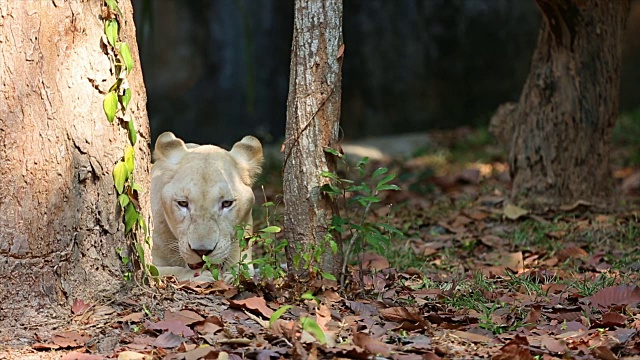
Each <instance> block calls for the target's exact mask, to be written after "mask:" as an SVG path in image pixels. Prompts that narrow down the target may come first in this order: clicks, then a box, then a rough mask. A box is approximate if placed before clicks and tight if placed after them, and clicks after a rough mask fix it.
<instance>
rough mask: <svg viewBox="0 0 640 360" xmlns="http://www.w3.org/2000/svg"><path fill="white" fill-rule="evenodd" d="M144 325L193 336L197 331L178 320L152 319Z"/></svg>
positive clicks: (152, 328)
mask: <svg viewBox="0 0 640 360" xmlns="http://www.w3.org/2000/svg"><path fill="white" fill-rule="evenodd" d="M144 327H145V328H147V329H149V330H166V331H168V332H171V333H173V334H176V335H182V336H187V337H188V336H193V335H195V333H194V332H193V330H191V329H190V328H188V327H187V326H185V325H184V324H183V323H181V322H180V321H177V320H171V321H164V320H163V321H158V322H157V323H153V322H151V321H146V322H145V323H144Z"/></svg>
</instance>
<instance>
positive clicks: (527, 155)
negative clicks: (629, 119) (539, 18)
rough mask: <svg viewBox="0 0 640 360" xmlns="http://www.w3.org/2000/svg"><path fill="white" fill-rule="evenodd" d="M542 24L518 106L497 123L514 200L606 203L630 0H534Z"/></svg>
mask: <svg viewBox="0 0 640 360" xmlns="http://www.w3.org/2000/svg"><path fill="white" fill-rule="evenodd" d="M536 2H537V4H538V6H539V8H540V10H541V11H542V14H543V17H544V24H543V26H542V29H541V31H540V35H539V38H538V46H537V48H536V50H535V52H534V55H533V60H532V64H531V71H530V73H529V77H528V79H527V81H526V83H525V86H524V89H523V91H522V94H521V97H520V101H519V103H518V104H517V105H515V106H514V105H506V106H503V107H502V108H501V109H500V110H499V111H498V112H497V114H496V116H494V118H493V119H492V124H491V126H492V128H493V129H492V130H494V133H497V135H498V136H497V137H498V138H499V139H503V140H507V145H508V146H509V162H510V167H511V176H512V179H513V188H512V193H511V197H512V200H513V201H515V202H518V203H520V204H524V205H526V206H529V207H533V208H542V207H558V206H561V205H571V204H574V203H576V202H577V201H579V200H582V201H586V202H592V203H595V204H598V205H602V204H605V203H606V202H608V200H609V199H610V196H611V195H612V187H611V185H612V182H611V173H610V168H609V156H610V154H609V152H610V151H609V150H610V142H611V131H612V128H613V126H614V124H615V121H616V118H617V116H618V98H619V85H620V61H621V47H622V45H621V44H622V36H623V34H624V30H625V22H626V18H627V15H628V12H629V0H619V1H600V0H580V1H578V0H536Z"/></svg>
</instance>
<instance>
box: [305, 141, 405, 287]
mask: <svg viewBox="0 0 640 360" xmlns="http://www.w3.org/2000/svg"><path fill="white" fill-rule="evenodd" d="M325 151H326V152H328V153H330V154H333V155H335V156H338V158H339V159H341V160H342V164H344V165H346V167H347V172H348V170H349V165H348V164H347V162H346V161H344V159H343V158H342V156H341V154H340V153H339V152H338V151H336V150H334V149H329V148H327V149H325ZM368 162H369V158H366V157H365V158H362V159H361V160H360V161H358V162H357V163H356V165H355V166H354V167H353V169H354V170H355V171H356V174H357V176H356V177H355V178H356V180H350V179H347V178H346V177H341V176H338V174H337V173H336V172H330V171H323V172H322V173H321V174H320V176H322V177H325V178H327V179H329V180H330V181H329V182H328V183H326V184H324V185H323V186H322V187H321V188H320V190H321V191H322V192H323V193H324V194H326V195H327V196H329V197H330V198H331V200H332V201H334V202H335V203H336V204H338V207H339V208H341V209H342V214H345V215H340V213H338V214H337V215H335V216H334V217H333V220H332V224H331V227H330V229H329V230H330V231H329V232H328V234H327V238H326V239H325V243H326V244H327V245H329V246H331V249H332V251H333V252H334V253H335V252H337V250H338V249H337V245H336V242H335V241H334V240H333V238H332V237H333V234H334V233H337V234H339V235H340V236H342V237H343V238H344V239H345V240H346V244H345V248H344V249H343V250H344V253H343V254H344V263H343V266H342V278H341V279H340V281H341V283H344V276H345V273H346V268H347V264H348V263H349V262H350V261H352V260H353V259H354V258H355V257H356V256H357V255H358V254H353V253H352V252H353V250H354V249H360V250H361V251H364V249H371V250H374V251H375V252H377V253H379V254H383V255H384V254H385V253H386V252H387V249H388V248H389V246H390V245H391V239H392V237H403V236H404V235H403V233H402V232H401V231H400V230H398V229H396V228H395V227H394V226H392V225H391V224H390V223H389V221H388V218H382V219H377V221H372V219H371V216H370V211H371V209H372V206H375V204H378V203H380V202H381V201H382V199H381V197H380V194H381V193H382V192H384V191H397V190H400V187H399V186H397V185H395V184H392V183H391V182H392V181H393V180H394V179H395V174H389V173H388V171H389V170H388V169H387V168H385V167H381V168H378V169H376V170H375V171H374V172H373V173H372V174H371V175H368V174H367V172H366V166H367V164H368ZM346 214H349V215H348V216H346ZM314 250H315V251H319V252H320V253H322V250H324V249H323V248H321V249H319V250H318V249H314ZM314 255H317V254H316V253H315V252H314ZM359 263H361V262H359ZM324 275H325V274H323V276H324ZM325 277H326V276H325Z"/></svg>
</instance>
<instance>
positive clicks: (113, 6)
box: [105, 0, 122, 16]
mask: <svg viewBox="0 0 640 360" xmlns="http://www.w3.org/2000/svg"><path fill="white" fill-rule="evenodd" d="M105 2H106V3H107V6H108V7H109V10H111V11H115V12H117V13H118V15H120V16H122V10H120V7H119V6H118V2H117V1H116V0H105Z"/></svg>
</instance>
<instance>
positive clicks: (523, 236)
mask: <svg viewBox="0 0 640 360" xmlns="http://www.w3.org/2000/svg"><path fill="white" fill-rule="evenodd" d="M566 228H567V225H566V224H564V223H541V222H538V221H535V220H525V221H523V222H522V223H521V224H519V225H518V226H517V227H516V229H515V231H514V232H513V234H512V235H511V238H510V240H511V244H513V246H514V247H516V248H519V249H521V250H537V249H543V250H545V251H546V252H547V253H554V252H556V251H557V250H559V249H561V248H562V247H563V241H562V240H558V239H555V238H553V237H551V236H549V234H550V233H552V232H559V231H563V230H566Z"/></svg>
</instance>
